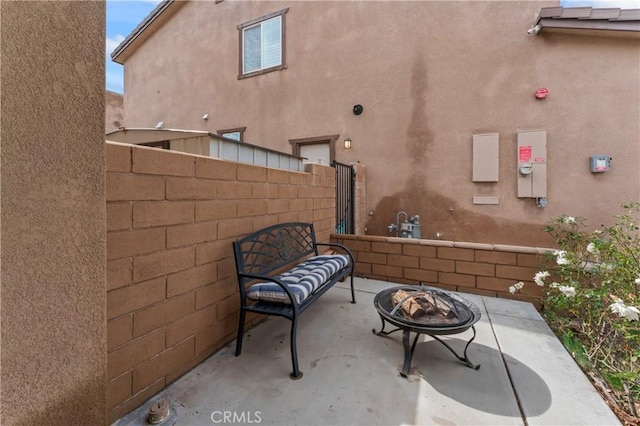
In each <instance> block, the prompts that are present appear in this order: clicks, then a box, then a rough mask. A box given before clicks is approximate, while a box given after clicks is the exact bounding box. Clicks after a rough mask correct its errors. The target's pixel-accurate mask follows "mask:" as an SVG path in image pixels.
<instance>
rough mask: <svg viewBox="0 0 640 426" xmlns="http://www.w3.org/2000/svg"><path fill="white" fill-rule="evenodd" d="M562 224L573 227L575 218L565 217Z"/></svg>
mask: <svg viewBox="0 0 640 426" xmlns="http://www.w3.org/2000/svg"><path fill="white" fill-rule="evenodd" d="M564 223H566V224H567V225H573V224H575V223H576V218H575V217H573V216H567V217H565V218H564Z"/></svg>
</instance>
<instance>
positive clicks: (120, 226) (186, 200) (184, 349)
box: [106, 143, 335, 421]
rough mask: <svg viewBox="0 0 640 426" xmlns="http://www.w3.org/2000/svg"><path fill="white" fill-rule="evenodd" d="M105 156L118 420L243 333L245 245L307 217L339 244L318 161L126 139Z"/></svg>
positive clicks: (110, 364)
mask: <svg viewBox="0 0 640 426" xmlns="http://www.w3.org/2000/svg"><path fill="white" fill-rule="evenodd" d="M106 152H107V316H108V323H107V340H108V342H107V343H108V359H107V374H108V408H109V421H113V420H116V419H117V418H119V417H121V416H123V415H124V414H126V413H128V412H129V411H131V410H133V409H135V408H136V407H138V406H139V405H140V404H141V403H142V402H144V401H145V400H146V399H148V398H149V397H151V396H152V395H154V394H155V393H157V392H159V391H160V390H162V389H163V388H164V387H165V386H166V385H167V384H169V383H170V382H172V381H173V380H175V379H177V378H178V377H180V376H181V375H182V374H184V373H185V372H187V371H188V370H189V369H191V368H193V367H194V366H196V365H197V364H199V363H200V362H201V361H203V360H204V359H205V358H207V357H208V356H210V355H211V354H212V353H214V352H216V351H217V350H218V349H220V348H221V347H222V346H224V345H225V344H226V343H228V342H229V341H230V340H231V339H233V338H234V337H235V332H236V327H237V312H238V307H239V300H238V294H237V283H236V277H235V267H234V260H233V252H232V245H231V242H232V241H233V240H234V239H235V238H236V237H238V236H241V235H244V234H247V233H249V232H252V231H254V230H257V229H259V228H263V227H266V226H269V225H272V224H276V223H280V222H287V221H304V222H313V223H314V225H315V228H316V233H317V237H318V240H319V241H324V242H328V241H329V238H330V235H331V232H332V231H333V229H334V226H335V225H334V222H335V219H334V215H335V212H334V210H335V175H334V173H335V172H334V169H332V168H330V167H325V166H319V165H308V166H307V169H306V171H305V172H293V171H286V170H279V169H271V168H266V167H258V166H251V165H243V164H238V163H233V162H228V161H222V160H218V159H214V158H209V157H199V156H194V155H189V154H182V153H177V152H172V151H165V150H159V149H155V148H146V147H138V146H132V145H125V144H116V143H107V146H106ZM256 320H258V318H256V317H255V316H253V317H249V318H248V321H249V323H252V322H254V321H256ZM250 325H251V324H250Z"/></svg>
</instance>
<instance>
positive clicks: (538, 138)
mask: <svg viewBox="0 0 640 426" xmlns="http://www.w3.org/2000/svg"><path fill="white" fill-rule="evenodd" d="M639 34H640V11H639V10H622V11H621V10H619V9H591V8H571V9H567V8H564V9H563V8H561V7H558V2H557V1H543V2H540V1H502V2H494V1H486V2H485V1H482V2H449V1H425V2H324V1H308V2H275V1H269V2H251V1H249V2H234V1H215V2H178V1H172V0H165V1H163V2H162V3H160V4H159V5H158V7H157V8H156V9H155V10H154V11H153V12H152V13H151V14H150V15H149V16H148V17H147V18H146V19H145V21H144V22H142V23H141V24H140V25H139V26H138V27H137V28H136V29H135V30H134V31H133V32H132V34H130V35H129V36H128V37H127V38H126V39H125V40H124V41H123V42H122V44H121V45H120V46H119V47H118V48H117V49H115V51H114V52H113V54H112V58H113V59H114V60H115V61H116V62H118V63H121V64H123V65H124V70H125V71H124V75H125V83H124V87H125V90H124V111H125V113H124V119H123V125H124V126H126V127H144V128H153V127H154V126H156V124H157V123H159V122H162V123H163V124H164V126H165V128H180V129H190V130H198V131H205V132H210V133H224V134H226V135H227V136H230V135H232V136H233V137H235V138H238V139H240V140H242V141H245V142H250V143H252V144H255V145H260V146H264V147H267V148H270V149H274V150H279V151H284V152H291V153H292V154H294V155H300V156H302V157H307V158H308V159H309V160H310V161H320V162H323V161H328V160H337V161H339V162H342V163H355V162H359V163H362V164H364V165H365V166H366V168H367V192H366V207H365V210H366V216H365V217H366V218H367V220H366V223H365V224H364V227H363V228H364V229H366V233H368V234H370V235H383V236H388V235H392V234H391V233H390V232H389V229H388V227H389V225H390V224H391V223H394V222H396V216H397V213H398V212H399V211H405V212H407V213H408V215H409V216H412V215H420V217H421V224H422V237H423V238H441V239H447V240H456V241H475V242H487V243H496V244H497V243H499V244H524V245H541V246H548V245H549V243H550V241H549V240H547V236H546V235H545V234H544V233H542V232H540V230H541V228H542V226H543V225H544V224H545V223H547V222H548V221H549V220H550V219H551V218H553V217H556V216H559V215H561V214H563V213H566V214H570V215H573V216H585V217H588V218H589V219H590V223H592V224H593V225H594V226H598V225H599V224H601V223H607V222H608V221H610V220H611V219H612V216H613V215H614V214H617V213H618V211H619V210H618V207H619V205H620V204H621V203H623V202H626V201H629V200H637V199H639V198H640V169H639V168H638V166H637V164H638V161H639V160H640V39H639V38H638V35H639ZM346 139H348V140H349V141H350V148H346V144H345V140H346ZM607 165H609V166H610V167H609V168H608V170H607V171H603V169H602V167H603V166H604V167H606V166H607Z"/></svg>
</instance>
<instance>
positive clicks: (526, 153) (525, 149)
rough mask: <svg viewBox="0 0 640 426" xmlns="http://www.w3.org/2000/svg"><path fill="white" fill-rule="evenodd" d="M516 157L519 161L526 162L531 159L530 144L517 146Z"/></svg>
mask: <svg viewBox="0 0 640 426" xmlns="http://www.w3.org/2000/svg"><path fill="white" fill-rule="evenodd" d="M518 158H519V159H520V162H521V163H528V162H530V161H531V145H523V146H521V147H520V148H518Z"/></svg>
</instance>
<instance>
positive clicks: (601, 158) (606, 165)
mask: <svg viewBox="0 0 640 426" xmlns="http://www.w3.org/2000/svg"><path fill="white" fill-rule="evenodd" d="M589 168H590V169H591V173H603V172H608V171H609V169H610V168H611V157H609V156H608V155H593V156H591V157H589Z"/></svg>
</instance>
